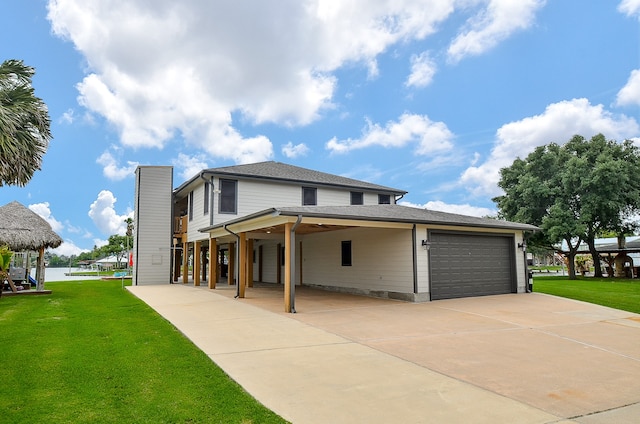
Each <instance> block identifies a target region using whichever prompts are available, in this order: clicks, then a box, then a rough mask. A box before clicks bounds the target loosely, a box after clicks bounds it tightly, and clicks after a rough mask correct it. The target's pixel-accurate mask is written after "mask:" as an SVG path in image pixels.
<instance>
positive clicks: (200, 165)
mask: <svg viewBox="0 0 640 424" xmlns="http://www.w3.org/2000/svg"><path fill="white" fill-rule="evenodd" d="M173 166H175V167H176V168H181V169H182V170H181V171H180V177H181V178H182V179H183V180H185V181H186V180H188V179H189V178H191V177H193V176H194V175H196V174H198V173H199V172H200V171H202V170H203V169H207V168H209V165H207V162H206V159H205V158H204V157H203V155H195V156H189V155H185V154H184V153H179V154H178V157H177V158H176V159H174V160H173Z"/></svg>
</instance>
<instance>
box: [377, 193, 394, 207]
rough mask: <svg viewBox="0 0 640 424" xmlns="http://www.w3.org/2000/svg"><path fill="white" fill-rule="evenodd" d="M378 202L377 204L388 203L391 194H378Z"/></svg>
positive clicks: (389, 202)
mask: <svg viewBox="0 0 640 424" xmlns="http://www.w3.org/2000/svg"><path fill="white" fill-rule="evenodd" d="M378 204H379V205H390V204H391V195H390V194H378Z"/></svg>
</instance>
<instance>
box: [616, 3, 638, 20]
mask: <svg viewBox="0 0 640 424" xmlns="http://www.w3.org/2000/svg"><path fill="white" fill-rule="evenodd" d="M618 10H619V11H620V12H622V13H624V14H626V15H627V16H633V15H638V17H639V18H640V0H622V1H621V2H620V4H619V5H618Z"/></svg>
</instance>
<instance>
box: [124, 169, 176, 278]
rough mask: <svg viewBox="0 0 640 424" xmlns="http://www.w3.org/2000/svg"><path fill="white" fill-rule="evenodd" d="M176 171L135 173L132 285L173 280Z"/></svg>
mask: <svg viewBox="0 0 640 424" xmlns="http://www.w3.org/2000/svg"><path fill="white" fill-rule="evenodd" d="M172 188H173V168H172V167H169V166H140V167H138V169H137V170H136V187H135V218H134V241H133V284H134V285H145V284H164V283H169V282H170V279H171V259H172V257H171V237H172V234H171V227H172V219H173V218H172V211H171V206H170V205H171V204H172Z"/></svg>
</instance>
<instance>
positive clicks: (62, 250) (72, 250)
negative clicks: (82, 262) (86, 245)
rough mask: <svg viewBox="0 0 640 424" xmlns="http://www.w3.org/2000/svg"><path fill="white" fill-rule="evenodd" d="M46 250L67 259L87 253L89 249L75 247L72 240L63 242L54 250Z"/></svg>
mask: <svg viewBox="0 0 640 424" xmlns="http://www.w3.org/2000/svg"><path fill="white" fill-rule="evenodd" d="M48 250H49V252H51V253H53V254H56V255H58V256H67V257H71V256H78V255H79V254H80V253H82V252H88V251H89V249H82V248H80V247H78V246H76V244H75V243H74V242H73V241H72V240H65V241H63V242H62V244H61V245H60V246H58V247H56V248H55V249H48Z"/></svg>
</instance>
